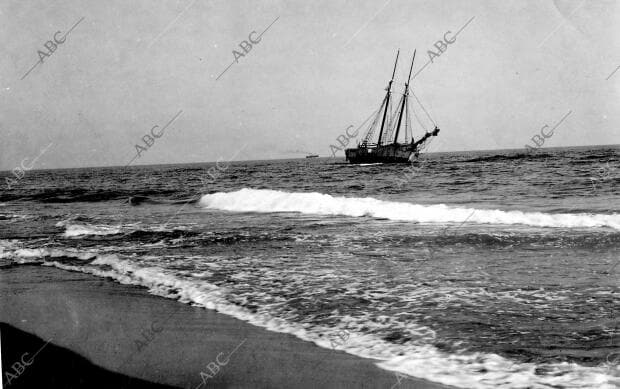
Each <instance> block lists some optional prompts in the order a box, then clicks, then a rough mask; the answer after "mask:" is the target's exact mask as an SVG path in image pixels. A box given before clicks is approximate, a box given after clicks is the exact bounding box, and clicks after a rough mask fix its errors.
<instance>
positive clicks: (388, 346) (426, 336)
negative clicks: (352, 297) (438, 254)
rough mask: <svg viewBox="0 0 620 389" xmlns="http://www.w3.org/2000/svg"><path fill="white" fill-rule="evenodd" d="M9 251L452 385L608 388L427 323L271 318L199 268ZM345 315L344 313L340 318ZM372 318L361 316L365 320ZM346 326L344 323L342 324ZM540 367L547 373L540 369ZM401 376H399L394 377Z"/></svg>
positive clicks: (587, 375) (603, 380) (608, 380)
mask: <svg viewBox="0 0 620 389" xmlns="http://www.w3.org/2000/svg"><path fill="white" fill-rule="evenodd" d="M2 246H4V247H5V248H8V249H9V251H8V252H6V253H4V254H3V255H0V258H3V257H4V258H5V259H11V260H12V261H13V262H14V263H16V264H35V263H38V264H41V265H43V266H53V267H56V268H59V269H63V270H68V271H77V272H83V273H89V274H93V275H95V276H98V277H104V278H112V279H114V280H116V281H117V282H120V283H122V284H132V285H139V286H143V287H146V288H148V290H149V293H151V294H153V295H158V296H162V297H166V298H171V299H175V300H178V301H180V302H182V303H186V304H192V305H198V306H202V307H204V308H207V309H214V310H216V311H218V312H221V313H224V314H227V315H229V316H232V317H235V318H237V319H240V320H244V321H246V322H248V323H251V324H253V325H257V326H260V327H264V328H266V329H268V330H270V331H274V332H281V333H288V334H292V335H294V336H296V337H298V338H300V339H303V340H306V341H310V342H313V343H315V344H316V345H318V346H320V347H323V348H335V349H338V350H342V351H345V352H347V353H350V354H353V355H357V356H360V357H365V358H372V359H376V360H378V363H377V365H378V366H379V367H381V368H383V369H386V370H391V371H394V372H400V373H404V374H409V375H411V376H414V377H419V378H425V379H428V380H431V381H434V382H439V383H443V384H446V385H454V386H456V387H467V388H480V389H490V388H496V387H509V388H531V387H564V388H583V387H596V388H612V387H613V386H612V385H613V381H614V378H613V374H614V369H613V366H598V367H586V366H580V365H577V364H573V363H566V362H563V363H548V364H543V365H540V364H535V363H523V362H512V361H510V360H508V359H506V358H504V357H501V356H499V355H497V354H493V353H480V352H474V353H451V352H445V351H442V350H440V349H438V348H437V347H436V346H434V345H433V344H432V343H433V341H434V340H435V333H434V331H432V330H431V329H430V328H427V327H424V326H421V325H417V324H415V323H409V324H408V326H409V327H410V329H411V331H412V332H414V333H417V334H418V335H419V341H416V342H410V344H394V343H391V342H388V341H386V340H385V339H381V338H380V337H378V336H375V335H372V334H367V333H363V332H359V331H357V330H356V328H355V327H353V328H351V327H347V326H346V325H345V326H344V327H340V326H335V327H326V326H308V325H302V324H300V323H295V322H290V321H288V320H285V319H282V318H279V317H276V316H274V315H272V314H270V312H269V311H268V310H259V311H258V312H256V310H250V309H248V308H246V307H242V306H239V305H237V304H234V303H231V302H230V301H229V300H228V299H227V291H226V289H225V288H221V287H219V286H217V285H214V284H211V283H208V282H205V281H204V280H203V279H201V278H202V277H201V275H200V274H191V277H188V276H189V274H185V275H180V274H179V273H178V272H175V271H173V270H170V269H166V268H163V267H159V266H144V265H138V264H136V263H133V262H131V261H128V260H125V259H122V258H120V257H119V256H117V255H115V254H101V253H98V252H96V251H79V250H59V249H28V250H26V249H17V247H18V245H16V244H15V242H7V241H4V242H3V241H0V247H2ZM343 319H344V318H343ZM371 324H372V323H367V325H371ZM343 325H344V324H343ZM343 331H346V333H348V334H349V335H350V337H349V338H348V339H347V341H346V342H345V343H339V342H336V345H334V342H333V341H334V340H337V339H338V334H342V333H343ZM540 371H545V372H547V373H546V374H541V373H540ZM399 382H400V378H399Z"/></svg>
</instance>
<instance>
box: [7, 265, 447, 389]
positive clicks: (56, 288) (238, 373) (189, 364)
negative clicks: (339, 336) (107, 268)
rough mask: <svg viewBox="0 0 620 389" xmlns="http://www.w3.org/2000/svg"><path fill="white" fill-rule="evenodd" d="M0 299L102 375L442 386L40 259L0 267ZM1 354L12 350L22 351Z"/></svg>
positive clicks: (211, 382) (11, 318) (14, 319)
mask: <svg viewBox="0 0 620 389" xmlns="http://www.w3.org/2000/svg"><path fill="white" fill-rule="evenodd" d="M0 296H1V298H2V302H3V303H2V305H0V314H1V316H0V318H1V319H0V321H1V322H4V323H6V324H8V325H10V326H12V327H14V328H15V329H18V330H21V331H24V332H26V333H28V334H32V335H35V336H37V337H39V338H41V339H45V340H49V339H51V341H50V345H49V346H48V347H47V348H49V349H52V346H53V347H61V348H65V349H68V350H70V351H72V352H73V353H75V354H77V355H78V356H81V357H83V358H86V359H87V360H88V361H90V362H91V363H92V364H93V365H94V366H96V367H98V368H102V369H105V370H108V371H110V372H111V373H112V374H115V373H118V374H121V375H123V376H127V377H135V378H136V379H139V380H144V381H147V382H149V383H154V384H155V383H156V384H161V385H168V386H172V387H179V388H197V387H199V388H205V387H238V388H242V387H253V388H263V387H264V388H267V387H269V388H293V387H294V388H315V387H321V388H386V389H387V388H392V389H397V388H449V387H448V386H446V385H442V384H437V383H433V382H429V381H426V380H423V379H419V378H414V377H409V376H405V375H403V374H400V373H399V374H398V375H397V374H396V373H394V372H390V371H387V370H383V369H381V368H379V367H378V366H376V365H375V363H376V362H380V361H378V360H373V359H366V358H361V357H357V356H354V355H351V354H347V353H345V352H343V351H337V350H330V349H325V348H322V347H319V346H317V345H315V344H314V343H312V342H307V341H304V340H301V339H298V338H296V337H295V336H293V335H290V334H284V333H278V332H272V331H268V330H266V329H264V328H262V327H257V326H254V325H251V324H249V323H247V322H244V321H242V320H239V319H236V318H233V317H230V316H227V315H225V314H222V313H219V312H216V311H213V310H208V309H205V308H202V307H195V306H191V305H188V304H185V303H180V302H178V301H174V300H171V299H167V298H164V297H159V296H154V295H151V294H149V293H148V292H147V290H146V288H144V287H139V286H134V285H124V284H120V283H117V282H115V281H112V280H110V279H104V278H100V277H96V276H93V275H90V274H84V273H78V272H70V271H66V270H61V269H57V268H53V267H48V266H40V265H35V266H32V265H18V266H12V267H5V268H2V269H0ZM3 346H4V343H3ZM47 348H46V349H47ZM11 351H15V352H17V354H19V355H21V354H22V353H23V352H26V351H31V350H23V351H19V350H11ZM7 353H8V351H5V350H4V348H3V349H2V355H3V364H7V363H9V361H5V360H4V359H5V358H4V356H5V355H7ZM9 365H10V363H9ZM33 370H35V369H33ZM23 374H24V376H26V375H27V374H28V369H26V370H25V371H24V373H23ZM399 377H400V378H399ZM205 383H206V385H205ZM11 386H12V385H11ZM131 387H138V386H131Z"/></svg>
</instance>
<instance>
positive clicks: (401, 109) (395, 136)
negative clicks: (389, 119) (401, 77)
mask: <svg viewBox="0 0 620 389" xmlns="http://www.w3.org/2000/svg"><path fill="white" fill-rule="evenodd" d="M416 51H417V50H414V51H413V59H412V60H411V67H410V68H409V77H407V82H406V83H405V93H404V94H403V104H402V106H401V107H400V113H399V115H398V124H397V125H396V135H394V144H396V142H397V141H398V132H399V131H400V123H401V121H402V120H403V112H404V111H405V106H406V105H407V95H408V94H409V81H410V80H411V71H412V70H413V61H415V53H416Z"/></svg>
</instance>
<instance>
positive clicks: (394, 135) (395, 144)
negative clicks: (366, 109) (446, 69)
mask: <svg viewBox="0 0 620 389" xmlns="http://www.w3.org/2000/svg"><path fill="white" fill-rule="evenodd" d="M399 54H400V50H399V51H398V52H397V53H396V62H395V63H394V70H393V71H392V78H391V79H390V81H389V83H388V86H387V88H386V91H387V93H386V94H385V97H384V98H383V101H382V103H381V106H380V107H379V109H378V110H377V111H375V112H374V113H373V114H372V115H371V116H370V117H369V118H368V119H366V121H365V122H364V123H362V125H361V126H360V128H361V127H362V126H364V125H365V124H366V123H367V122H368V120H370V119H371V118H373V121H372V122H371V124H370V127H369V128H368V130H367V131H366V135H365V136H364V138H363V139H362V141H361V142H358V144H357V147H356V148H351V149H346V150H345V156H346V158H347V161H349V162H350V163H408V162H410V161H411V160H412V159H413V158H417V157H418V155H419V153H420V151H421V150H423V149H424V148H425V147H426V145H427V143H428V142H429V141H430V139H431V137H434V136H437V134H438V133H439V128H438V127H437V124H436V123H435V121H434V120H433V119H432V118H431V117H430V115H429V114H428V112H427V111H426V109H425V108H424V107H423V106H422V104H421V103H420V101H419V100H418V98H417V97H415V95H414V97H415V99H416V101H417V102H418V104H419V105H420V107H421V108H422V110H423V111H424V112H425V113H426V115H427V116H428V118H429V119H430V121H431V122H432V123H433V125H434V126H435V128H434V129H433V130H432V131H426V130H425V134H424V135H423V136H422V137H421V138H420V139H419V140H417V141H414V139H413V129H412V127H411V119H410V112H411V111H412V109H411V108H410V107H409V92H410V90H409V83H410V81H411V71H412V70H413V62H414V61H415V51H414V52H413V59H412V60H411V67H410V68H409V77H408V78H407V82H406V83H405V90H404V92H403V94H402V97H401V99H400V101H399V102H398V105H397V109H396V112H394V113H392V112H391V111H392V110H391V103H392V83H393V82H394V75H395V74H396V66H397V64H398V56H399ZM414 116H415V117H416V119H417V120H418V123H419V124H420V126H421V127H423V128H424V126H423V125H422V122H421V121H420V120H419V118H418V116H417V114H416V112H415V111H414ZM403 117H404V122H403ZM379 123H380V125H379ZM377 128H379V137H378V138H377V140H376V142H374V143H373V142H372V140H373V139H374V133H375V132H376V129H377ZM401 128H404V130H403V131H401ZM410 133H411V141H408V139H409V134H410ZM401 134H404V137H403V142H399V138H398V136H399V135H401Z"/></svg>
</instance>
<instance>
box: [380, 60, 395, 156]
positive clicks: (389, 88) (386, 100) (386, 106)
mask: <svg viewBox="0 0 620 389" xmlns="http://www.w3.org/2000/svg"><path fill="white" fill-rule="evenodd" d="M399 54H400V49H399V50H398V52H397V53H396V62H394V71H393V72H392V79H391V80H390V82H389V83H388V88H387V94H386V95H385V110H383V119H382V120H381V130H379V140H378V141H377V144H378V145H379V146H381V137H382V136H383V127H385V118H386V117H387V110H388V107H389V105H390V94H391V92H392V82H393V81H394V75H395V74H396V64H398V55H399Z"/></svg>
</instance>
